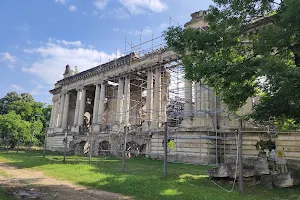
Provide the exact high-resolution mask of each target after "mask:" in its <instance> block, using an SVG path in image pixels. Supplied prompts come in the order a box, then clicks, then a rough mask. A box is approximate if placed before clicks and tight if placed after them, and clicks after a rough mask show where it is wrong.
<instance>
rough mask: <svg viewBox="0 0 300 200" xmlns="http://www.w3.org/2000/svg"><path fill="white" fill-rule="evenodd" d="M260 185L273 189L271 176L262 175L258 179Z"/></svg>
mask: <svg viewBox="0 0 300 200" xmlns="http://www.w3.org/2000/svg"><path fill="white" fill-rule="evenodd" d="M260 184H261V185H263V186H266V187H268V188H273V181H272V175H270V174H269V175H262V176H261V177H260Z"/></svg>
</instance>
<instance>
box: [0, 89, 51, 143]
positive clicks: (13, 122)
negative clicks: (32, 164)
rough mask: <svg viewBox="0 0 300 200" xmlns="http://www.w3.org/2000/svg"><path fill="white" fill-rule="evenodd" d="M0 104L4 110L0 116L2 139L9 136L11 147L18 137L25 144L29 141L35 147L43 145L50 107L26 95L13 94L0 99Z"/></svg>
mask: <svg viewBox="0 0 300 200" xmlns="http://www.w3.org/2000/svg"><path fill="white" fill-rule="evenodd" d="M0 103H3V104H4V106H3V107H2V108H5V109H2V110H1V115H0V126H1V127H0V131H1V133H2V134H1V137H2V139H4V138H7V136H9V137H10V138H11V139H10V142H11V144H12V146H14V144H16V141H17V138H18V137H20V136H22V140H23V141H24V142H25V143H26V144H29V143H30V142H31V140H32V142H33V143H34V144H36V145H41V144H43V141H44V133H45V131H46V130H47V128H48V127H49V121H50V117H51V109H52V106H51V105H46V104H44V103H41V102H36V101H34V99H33V97H32V96H31V95H30V94H28V93H22V94H21V95H19V94H17V93H15V92H10V93H8V94H7V95H6V96H5V97H3V98H2V99H0ZM0 105H1V104H0ZM33 132H34V134H33Z"/></svg>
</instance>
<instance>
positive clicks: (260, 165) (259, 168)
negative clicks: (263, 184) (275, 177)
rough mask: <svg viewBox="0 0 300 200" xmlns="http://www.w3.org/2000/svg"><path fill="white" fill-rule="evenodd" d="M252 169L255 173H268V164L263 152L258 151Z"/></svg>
mask: <svg viewBox="0 0 300 200" xmlns="http://www.w3.org/2000/svg"><path fill="white" fill-rule="evenodd" d="M254 169H255V171H256V175H264V174H270V170H269V164H268V159H267V156H266V155H265V152H260V153H259V154H258V157H257V159H256V160H255V161H254Z"/></svg>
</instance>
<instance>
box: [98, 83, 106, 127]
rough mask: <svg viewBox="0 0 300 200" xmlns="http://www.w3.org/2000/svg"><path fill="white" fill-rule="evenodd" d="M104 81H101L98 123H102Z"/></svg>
mask: <svg viewBox="0 0 300 200" xmlns="http://www.w3.org/2000/svg"><path fill="white" fill-rule="evenodd" d="M105 87H106V84H105V83H101V88H100V96H99V108H98V123H99V124H104V121H103V115H104V103H105Z"/></svg>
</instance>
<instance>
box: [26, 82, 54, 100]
mask: <svg viewBox="0 0 300 200" xmlns="http://www.w3.org/2000/svg"><path fill="white" fill-rule="evenodd" d="M31 83H32V84H33V85H34V88H33V89H32V90H31V91H30V92H29V93H30V94H31V95H33V96H36V95H40V94H49V93H48V89H50V88H49V87H46V86H45V85H44V84H42V83H40V82H37V81H35V80H32V81H31Z"/></svg>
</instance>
